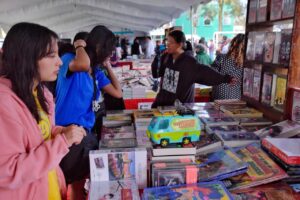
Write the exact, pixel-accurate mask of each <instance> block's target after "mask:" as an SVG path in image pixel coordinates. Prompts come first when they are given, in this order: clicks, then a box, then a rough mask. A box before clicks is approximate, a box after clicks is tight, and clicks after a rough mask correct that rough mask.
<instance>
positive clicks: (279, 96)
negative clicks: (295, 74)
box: [274, 75, 287, 112]
mask: <svg viewBox="0 0 300 200" xmlns="http://www.w3.org/2000/svg"><path fill="white" fill-rule="evenodd" d="M286 85H287V79H286V76H280V75H277V77H276V89H275V98H274V108H275V109H277V110H279V111H282V112H283V110H284V106H285V96H286Z"/></svg>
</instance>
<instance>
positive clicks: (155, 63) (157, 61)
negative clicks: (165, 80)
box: [151, 55, 160, 78]
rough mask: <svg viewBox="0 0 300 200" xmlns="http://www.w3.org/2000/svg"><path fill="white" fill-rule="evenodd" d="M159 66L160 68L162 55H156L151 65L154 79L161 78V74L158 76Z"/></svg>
mask: <svg viewBox="0 0 300 200" xmlns="http://www.w3.org/2000/svg"><path fill="white" fill-rule="evenodd" d="M159 66H160V55H156V56H155V58H154V60H153V62H152V64H151V72H152V76H153V78H158V77H159V74H158V69H159Z"/></svg>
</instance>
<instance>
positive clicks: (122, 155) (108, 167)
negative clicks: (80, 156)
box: [89, 148, 147, 189]
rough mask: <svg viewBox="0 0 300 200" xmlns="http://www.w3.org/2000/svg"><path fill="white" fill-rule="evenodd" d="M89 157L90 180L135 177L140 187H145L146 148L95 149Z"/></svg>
mask: <svg viewBox="0 0 300 200" xmlns="http://www.w3.org/2000/svg"><path fill="white" fill-rule="evenodd" d="M89 157H90V178H91V181H116V180H124V179H135V180H136V182H137V184H138V187H139V188H140V189H142V188H145V187H146V185H147V151H146V149H144V148H128V149H116V150H95V151H90V154H89Z"/></svg>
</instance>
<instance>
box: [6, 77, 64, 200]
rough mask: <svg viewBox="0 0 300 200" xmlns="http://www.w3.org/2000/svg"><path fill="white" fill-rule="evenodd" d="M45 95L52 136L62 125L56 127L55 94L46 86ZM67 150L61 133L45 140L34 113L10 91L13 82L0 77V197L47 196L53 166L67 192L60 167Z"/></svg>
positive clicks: (14, 199)
mask: <svg viewBox="0 0 300 200" xmlns="http://www.w3.org/2000/svg"><path fill="white" fill-rule="evenodd" d="M45 97H46V99H47V102H48V103H49V113H50V114H49V117H50V120H51V123H52V135H56V134H58V133H60V131H61V129H62V127H58V126H54V103H53V97H52V94H51V93H50V92H49V91H48V90H46V89H45ZM68 151H69V149H68V145H67V142H66V140H65V137H64V136H63V135H61V134H58V135H56V137H55V138H54V139H52V140H49V141H47V142H45V141H44V140H43V138H42V134H41V132H40V129H39V127H38V125H37V123H36V121H35V119H34V118H33V116H32V114H31V113H30V111H29V110H28V109H27V107H26V106H25V104H24V103H23V101H22V100H21V99H20V98H18V97H17V96H16V94H15V93H14V92H13V91H12V90H11V82H10V81H9V80H8V79H5V78H3V77H0V199H10V200H20V199H26V200H27V199H28V200H29V199H30V200H31V199H37V200H46V199H48V172H49V171H50V170H51V169H54V168H56V169H57V170H56V171H57V175H58V178H59V183H60V186H61V189H62V195H65V192H66V185H65V180H64V176H63V174H62V171H61V170H60V168H59V167H58V166H59V163H60V161H61V159H62V158H63V157H64V156H65V155H66V154H67V153H68ZM63 197H64V196H63Z"/></svg>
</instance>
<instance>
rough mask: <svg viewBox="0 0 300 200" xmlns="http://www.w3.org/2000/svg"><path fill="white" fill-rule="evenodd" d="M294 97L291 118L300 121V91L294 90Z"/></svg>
mask: <svg viewBox="0 0 300 200" xmlns="http://www.w3.org/2000/svg"><path fill="white" fill-rule="evenodd" d="M292 99H293V100H292V112H291V120H292V121H296V122H300V91H297V90H294V92H293V97H292Z"/></svg>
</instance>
